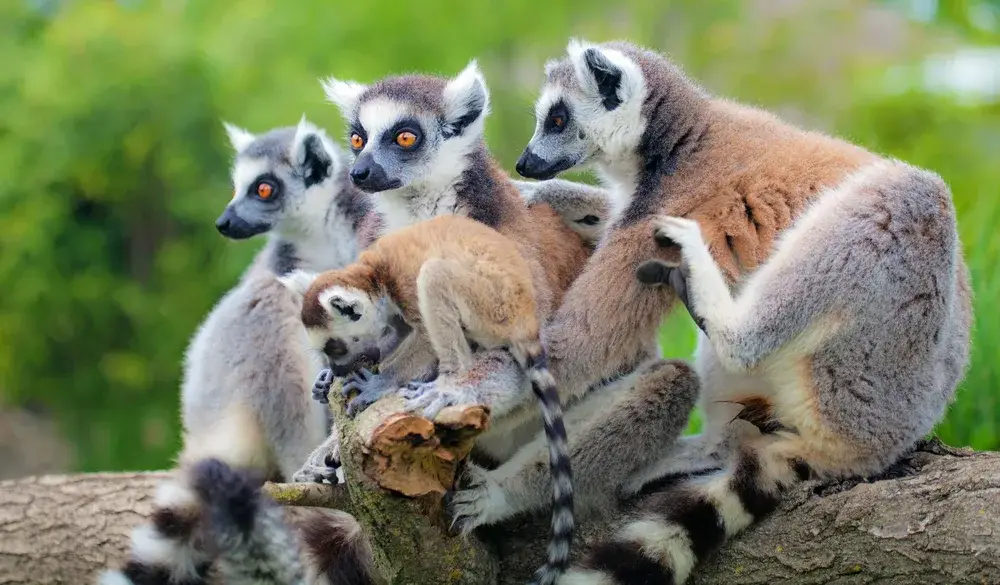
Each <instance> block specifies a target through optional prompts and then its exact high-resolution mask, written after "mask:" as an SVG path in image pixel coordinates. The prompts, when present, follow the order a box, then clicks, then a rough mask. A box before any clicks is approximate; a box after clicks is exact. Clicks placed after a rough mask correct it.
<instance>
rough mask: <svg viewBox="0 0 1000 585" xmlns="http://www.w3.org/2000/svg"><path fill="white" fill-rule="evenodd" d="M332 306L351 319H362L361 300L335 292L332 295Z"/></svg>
mask: <svg viewBox="0 0 1000 585" xmlns="http://www.w3.org/2000/svg"><path fill="white" fill-rule="evenodd" d="M330 307H331V308H332V309H333V310H334V311H337V312H339V313H340V315H341V316H342V317H345V318H347V319H350V320H351V321H360V320H361V313H362V311H361V302H360V301H358V300H356V299H352V298H350V297H349V296H348V295H339V294H335V295H333V296H331V297H330Z"/></svg>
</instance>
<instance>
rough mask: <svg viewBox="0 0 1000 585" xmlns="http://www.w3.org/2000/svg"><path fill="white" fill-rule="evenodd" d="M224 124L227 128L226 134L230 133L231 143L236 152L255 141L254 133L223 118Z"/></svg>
mask: <svg viewBox="0 0 1000 585" xmlns="http://www.w3.org/2000/svg"><path fill="white" fill-rule="evenodd" d="M222 126H223V127H224V128H225V129H226V134H227V135H229V143H230V144H232V145H233V148H234V149H235V150H236V152H239V151H241V150H243V149H244V148H246V147H247V146H249V145H250V143H251V142H253V141H254V135H253V134H251V133H249V132H247V131H246V130H244V129H243V128H240V127H238V126H234V125H232V124H230V123H229V122H226V121H225V120H223V122H222Z"/></svg>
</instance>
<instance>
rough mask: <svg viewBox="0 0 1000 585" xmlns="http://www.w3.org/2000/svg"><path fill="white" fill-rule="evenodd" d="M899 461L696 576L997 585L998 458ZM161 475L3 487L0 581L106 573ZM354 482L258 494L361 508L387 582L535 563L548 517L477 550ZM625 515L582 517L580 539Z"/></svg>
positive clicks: (504, 531) (811, 500) (501, 573)
mask: <svg viewBox="0 0 1000 585" xmlns="http://www.w3.org/2000/svg"><path fill="white" fill-rule="evenodd" d="M357 456H359V455H358V454H357V453H354V454H351V453H349V454H348V456H347V458H346V460H351V459H350V458H351V457H357ZM907 463H908V464H909V466H910V467H911V468H912V469H911V470H910V471H911V472H912V473H910V474H908V475H905V476H903V477H899V478H897V479H888V480H883V481H878V482H873V483H862V484H859V485H856V486H853V487H850V486H837V487H835V488H833V489H831V488H825V489H820V488H819V486H817V485H815V484H812V483H810V484H805V485H803V486H802V487H801V488H798V489H796V490H793V492H792V493H791V494H790V495H789V497H788V499H787V500H786V502H785V503H784V504H783V505H782V507H781V509H780V510H779V511H778V512H777V513H776V514H775V515H774V516H772V517H771V518H770V519H768V520H766V521H764V522H762V523H761V524H760V525H759V526H757V527H756V528H754V529H752V530H750V531H748V532H747V533H746V534H744V535H743V536H741V537H739V538H737V539H735V540H734V541H733V542H731V543H729V544H728V545H727V546H726V547H725V548H724V549H723V550H722V551H721V552H720V553H719V554H717V555H716V556H715V557H714V558H713V559H712V560H711V561H709V562H708V563H706V564H704V565H703V566H701V567H699V568H698V569H697V570H696V577H695V578H694V579H693V580H692V582H693V583H695V584H698V585H716V584H720V585H721V584H722V583H726V584H758V583H761V584H763V583H797V584H798V583H801V584H814V583H815V584H819V583H836V584H853V583H887V584H895V583H899V584H904V583H905V584H907V585H922V584H935V585H936V584H949V585H951V584H955V585H960V584H965V583H969V584H984V583H985V584H995V583H1000V453H975V454H960V456H955V455H947V454H945V455H941V454H934V453H929V452H923V451H922V452H918V453H916V454H915V455H913V456H911V457H910V458H908V461H907ZM164 477H166V474H164V473H108V474H86V475H76V476H43V477H35V478H26V479H20V480H10V481H4V482H0V585H8V584H29V583H30V584H39V585H46V584H50V583H73V584H81V583H92V582H93V579H94V577H95V576H96V574H97V573H98V572H99V571H100V570H102V569H105V568H108V567H115V566H118V565H119V564H120V563H121V562H122V561H123V559H124V557H125V553H126V549H127V546H128V537H129V534H130V532H131V530H132V528H133V527H134V526H135V525H137V524H138V523H139V522H140V521H141V520H142V519H143V518H145V517H146V516H147V515H148V514H149V512H150V504H151V496H152V493H153V490H154V488H155V486H156V484H157V483H158V482H159V481H161V480H162V479H163V478H164ZM349 481H350V479H349ZM349 485H350V484H349ZM355 486H356V487H355V488H352V490H356V491H352V490H348V489H345V488H344V487H341V486H337V487H330V486H312V485H301V484H298V485H269V486H267V488H266V489H267V490H268V492H269V493H271V494H272V495H274V496H275V497H276V498H277V499H279V500H281V501H284V502H286V503H289V504H294V505H321V506H332V507H339V508H343V509H347V510H348V511H350V512H351V513H353V514H355V515H356V516H357V517H358V518H359V519H360V520H361V521H362V523H363V524H364V525H365V527H366V529H367V530H368V533H369V534H370V535H371V536H372V539H373V542H374V545H375V548H376V550H377V551H378V554H379V556H381V557H383V558H381V559H380V562H379V566H380V567H381V568H382V570H383V571H385V574H386V576H387V577H388V580H389V582H391V583H393V584H396V583H407V584H411V583H412V584H420V585H423V584H427V585H430V584H438V583H463V584H465V583H470V584H471V583H475V584H479V583H504V584H506V583H524V582H525V581H526V580H527V578H528V577H529V576H530V574H531V572H532V571H533V570H534V569H535V567H536V566H537V565H538V563H539V562H540V561H541V560H542V551H543V548H544V539H545V536H546V526H547V518H546V517H545V516H544V515H541V516H540V517H539V518H534V519H527V520H524V521H522V522H520V523H517V525H510V526H505V527H503V528H501V529H495V530H493V531H491V532H490V533H489V534H485V535H484V537H486V541H487V542H488V543H489V545H482V544H479V543H478V541H476V540H469V541H465V540H464V539H461V538H448V537H446V536H445V535H444V534H443V531H442V529H441V525H440V523H438V524H435V523H433V522H428V520H427V519H426V517H425V514H431V515H432V516H433V515H434V514H435V513H436V507H437V506H436V504H435V502H436V501H437V499H436V496H433V494H432V495H429V496H424V497H422V498H407V497H402V496H396V495H393V494H391V493H390V492H386V491H384V490H378V489H375V488H373V487H371V485H370V483H368V484H366V483H364V482H360V481H358V482H355ZM838 490H839V491H838ZM817 492H818V493H817ZM619 522H620V519H614V518H611V519H609V520H606V521H602V522H593V523H590V524H589V525H588V526H586V527H585V528H584V529H583V530H582V531H581V538H580V539H579V540H580V541H585V540H589V539H592V538H595V537H596V536H598V535H600V534H603V533H606V531H607V530H608V529H609V527H613V526H615V525H617V523H619ZM414 567H420V570H421V571H426V572H423V573H421V572H418V571H417V570H414Z"/></svg>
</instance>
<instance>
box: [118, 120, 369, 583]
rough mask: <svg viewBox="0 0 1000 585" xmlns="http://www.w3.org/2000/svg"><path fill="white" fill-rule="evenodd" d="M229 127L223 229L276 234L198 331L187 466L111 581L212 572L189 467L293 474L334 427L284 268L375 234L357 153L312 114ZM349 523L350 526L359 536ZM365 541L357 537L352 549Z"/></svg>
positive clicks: (343, 256)
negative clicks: (356, 174) (313, 393)
mask: <svg viewBox="0 0 1000 585" xmlns="http://www.w3.org/2000/svg"><path fill="white" fill-rule="evenodd" d="M226 130H227V132H228V134H229V139H230V141H231V143H232V146H233V149H234V150H235V151H236V157H235V161H234V163H233V167H232V181H233V187H234V192H233V199H232V201H230V202H229V204H228V205H227V206H226V209H225V211H224V212H223V213H222V215H221V216H220V217H219V219H218V221H216V227H217V229H218V230H219V232H221V233H222V235H223V236H225V237H227V238H230V239H234V240H242V239H246V238H251V237H254V236H257V235H261V234H269V239H270V241H269V242H268V244H267V245H266V246H265V248H264V249H263V250H262V251H261V252H260V253H259V254H258V255H257V257H256V259H255V260H254V261H253V264H252V265H251V266H250V267H249V268H248V269H247V271H246V272H245V273H244V275H243V277H242V278H241V280H240V282H239V284H238V285H237V286H236V287H235V288H233V289H232V290H230V291H229V292H228V293H227V294H226V295H225V296H223V297H222V299H221V300H219V302H218V303H217V304H216V306H215V307H214V308H213V309H212V311H211V313H209V315H208V317H207V318H206V319H205V321H204V322H203V323H202V324H201V326H200V327H199V328H198V331H197V332H196V333H195V335H194V336H193V338H192V340H191V344H190V346H189V347H188V349H187V352H186V355H185V360H184V374H183V385H182V389H181V415H182V423H183V426H184V447H183V450H182V452H181V453H180V455H179V463H180V469H178V470H177V473H176V477H174V478H172V479H171V480H168V481H167V482H166V483H165V484H164V485H163V486H161V489H160V491H159V492H158V495H157V496H156V500H155V504H154V505H155V511H154V514H153V516H152V519H151V522H150V523H149V524H148V525H143V526H140V527H139V528H137V530H136V532H135V534H134V536H133V548H132V552H131V555H130V558H129V560H128V562H127V563H126V565H125V566H124V567H123V569H122V572H121V573H111V574H109V576H107V578H108V579H114V578H115V577H114V575H117V576H118V577H117V578H118V579H123V578H124V579H128V580H131V581H132V582H135V583H146V582H149V581H150V579H151V578H152V577H151V576H158V577H159V578H162V579H163V580H166V579H168V578H169V579H171V580H172V581H171V582H178V583H180V582H184V583H189V582H190V583H195V582H198V581H199V580H202V579H204V578H205V574H206V571H207V570H208V567H209V566H210V564H211V556H210V555H209V554H208V553H207V552H206V551H205V550H204V549H203V548H201V547H199V546H198V544H197V542H196V541H197V539H198V538H199V536H198V535H199V531H200V527H199V518H200V508H199V506H198V505H197V502H198V500H197V498H195V497H194V495H193V494H192V492H191V490H192V487H191V484H190V481H189V479H190V477H191V476H190V473H189V471H188V469H187V467H188V466H189V465H190V464H192V463H194V462H196V461H199V460H202V459H204V458H208V457H211V458H217V459H219V460H221V461H223V462H225V463H226V464H228V465H230V466H233V467H236V468H242V469H250V470H254V471H256V472H259V473H261V474H263V475H265V476H268V477H271V478H274V479H282V480H285V481H290V480H292V479H293V476H294V474H295V472H296V471H297V470H299V468H300V467H301V466H302V464H303V462H305V461H306V459H307V457H308V456H309V455H310V454H311V453H312V452H313V450H314V449H316V447H318V446H319V445H320V444H322V443H323V441H324V440H325V439H326V438H327V436H328V434H329V429H330V424H329V422H328V411H327V410H326V409H325V408H324V407H323V406H322V405H320V404H318V403H316V402H315V401H313V400H311V399H310V396H309V388H310V387H311V385H312V382H313V380H314V379H315V376H316V373H317V372H318V371H319V369H320V368H321V367H322V365H323V364H322V362H320V361H319V360H316V359H313V356H310V355H309V354H308V352H306V351H304V350H303V349H302V346H303V339H302V338H303V337H304V335H305V330H304V328H303V327H302V322H301V319H300V318H299V315H300V312H301V304H300V302H301V301H300V300H299V299H297V298H296V296H295V295H294V294H292V293H291V292H290V291H288V290H287V289H286V288H285V287H284V286H282V285H281V284H280V283H279V282H278V280H277V277H278V276H281V275H284V274H287V273H288V272H289V271H291V270H293V269H295V268H304V269H308V270H315V271H322V270H327V269H330V268H336V267H341V266H345V265H347V264H349V263H350V262H352V261H354V259H355V258H356V257H357V254H358V251H359V250H360V249H361V248H364V247H365V246H367V244H368V242H370V241H371V240H372V239H374V237H375V235H376V234H377V231H378V218H377V216H376V215H375V214H374V213H373V212H372V211H371V205H370V203H369V201H368V196H367V195H365V194H364V193H361V192H360V191H358V190H357V189H356V188H355V187H354V186H353V184H351V182H350V180H349V179H348V177H347V169H348V166H349V163H348V161H346V160H345V153H344V152H343V151H342V150H340V149H339V148H337V147H335V146H334V145H333V144H332V143H331V142H330V140H329V139H328V138H327V137H326V134H325V133H324V131H323V130H321V129H319V128H317V127H315V126H314V125H312V124H311V123H309V122H308V121H307V120H305V118H303V119H302V120H301V121H300V122H299V124H298V125H297V126H291V127H284V128H277V129H273V130H270V131H268V132H265V133H263V134H260V135H253V134H250V133H249V132H247V131H245V130H241V129H239V128H236V127H234V126H231V125H228V124H227V125H226ZM300 479H301V478H300ZM348 518H349V517H348ZM350 522H353V520H350ZM348 524H350V523H349V522H347V521H346V520H345V523H343V525H342V526H341V527H340V528H341V529H343V530H344V531H345V533H349V534H357V530H356V528H358V527H357V526H356V525H348ZM331 530H332V528H331ZM357 541H358V539H357V538H355V537H351V538H346V537H345V539H344V540H343V543H344V544H345V549H347V548H350V547H351V546H353V543H356V542H357ZM326 553H329V554H333V555H335V556H337V557H338V558H340V557H344V558H347V557H346V556H345V555H341V554H340V552H338V551H330V550H327V551H326ZM325 557H326V555H324V558H325ZM350 558H356V555H355V556H351V557H350ZM337 562H339V561H336V562H334V564H335V565H336V563H337Z"/></svg>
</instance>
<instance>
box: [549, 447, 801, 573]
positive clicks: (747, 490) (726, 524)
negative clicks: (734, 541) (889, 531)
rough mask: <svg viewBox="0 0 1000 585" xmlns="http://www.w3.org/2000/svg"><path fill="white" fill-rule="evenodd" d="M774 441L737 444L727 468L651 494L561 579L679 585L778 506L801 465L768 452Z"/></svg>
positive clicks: (799, 477) (798, 477)
mask: <svg viewBox="0 0 1000 585" xmlns="http://www.w3.org/2000/svg"><path fill="white" fill-rule="evenodd" d="M775 439H776V441H777V442H764V443H761V442H754V443H753V444H751V445H744V446H741V448H740V450H739V451H738V452H737V453H736V454H735V457H734V460H733V462H732V463H731V464H730V465H729V466H728V467H727V468H725V469H722V470H720V471H718V472H715V473H711V474H708V475H704V476H699V477H694V478H690V479H687V480H685V481H684V482H682V483H680V484H676V485H674V486H671V487H668V488H667V489H666V490H665V491H663V492H659V493H654V494H651V495H650V496H648V497H646V498H645V499H644V500H643V501H642V502H641V503H640V504H639V506H638V510H637V517H636V518H635V519H633V520H632V521H631V522H629V523H628V524H626V525H625V526H624V527H623V528H622V529H621V530H620V531H619V532H618V534H617V535H615V536H614V537H613V538H611V539H610V540H606V541H604V542H600V543H598V544H597V545H595V546H594V547H592V548H591V549H590V550H589V551H588V552H587V554H586V556H585V558H584V560H583V562H582V563H581V566H579V567H573V568H571V569H569V570H568V571H567V572H566V574H565V575H564V576H563V578H562V579H561V580H560V581H559V583H560V585H598V584H600V585H629V584H632V583H651V584H653V583H655V584H660V585H681V584H682V583H685V582H686V581H687V579H688V577H690V575H691V572H692V570H693V569H694V567H695V566H696V565H697V564H698V563H699V562H702V561H703V560H705V558H706V557H708V556H709V555H711V554H712V553H713V552H714V551H716V550H717V549H718V548H719V547H720V546H721V545H722V544H723V543H724V542H725V541H726V540H728V539H729V538H731V537H733V536H735V535H736V534H738V533H740V532H742V531H743V530H745V529H746V528H748V527H749V526H751V525H753V524H755V523H757V522H759V521H760V520H761V519H763V518H764V517H765V516H767V515H768V514H770V513H771V512H773V511H774V509H775V508H777V506H778V504H779V503H780V501H781V497H782V492H784V490H785V489H787V488H788V487H789V486H791V485H793V484H795V483H797V482H798V481H799V480H801V479H803V478H804V477H803V474H804V473H807V472H808V471H807V469H806V468H805V466H804V465H803V464H802V463H800V462H797V461H796V460H792V459H787V458H783V457H780V456H769V453H778V452H780V451H781V449H775V450H774V451H771V450H770V446H775V445H777V444H778V442H781V441H783V440H784V439H783V438H782V437H781V436H780V435H775Z"/></svg>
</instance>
